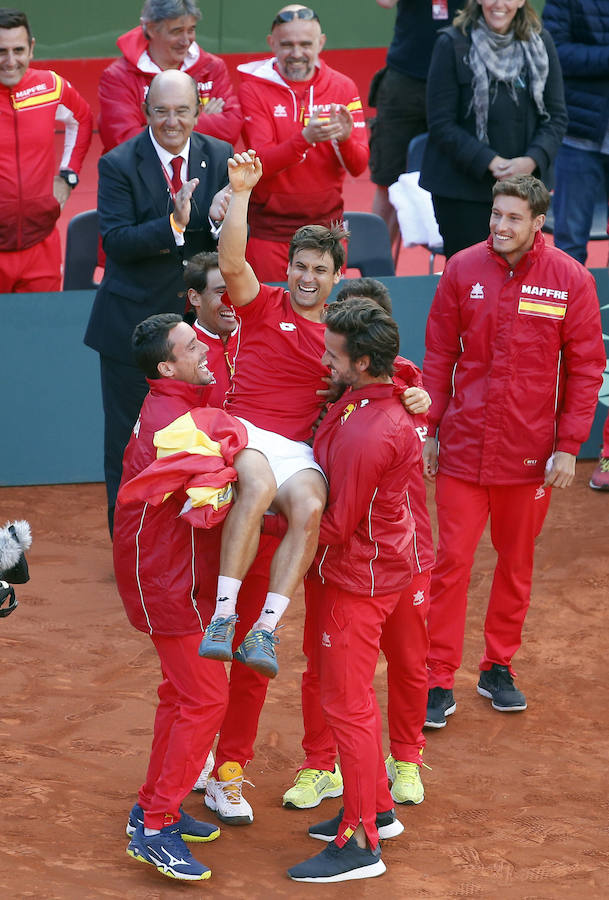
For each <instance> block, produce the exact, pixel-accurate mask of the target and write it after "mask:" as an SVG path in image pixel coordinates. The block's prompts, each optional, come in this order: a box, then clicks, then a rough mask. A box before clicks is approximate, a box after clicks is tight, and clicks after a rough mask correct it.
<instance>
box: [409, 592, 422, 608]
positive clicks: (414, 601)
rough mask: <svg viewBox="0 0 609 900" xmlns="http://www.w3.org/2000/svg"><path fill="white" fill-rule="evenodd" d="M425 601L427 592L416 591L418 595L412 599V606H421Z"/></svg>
mask: <svg viewBox="0 0 609 900" xmlns="http://www.w3.org/2000/svg"><path fill="white" fill-rule="evenodd" d="M424 600H425V591H416V593H415V594H414V595H413V597H412V605H413V606H420V605H421V603H423V601H424Z"/></svg>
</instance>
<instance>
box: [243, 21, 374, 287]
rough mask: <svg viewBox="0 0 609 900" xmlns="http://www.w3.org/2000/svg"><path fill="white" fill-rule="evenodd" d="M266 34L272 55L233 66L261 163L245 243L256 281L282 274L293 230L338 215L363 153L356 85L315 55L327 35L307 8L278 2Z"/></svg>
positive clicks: (248, 138) (246, 128) (249, 139)
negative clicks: (347, 180)
mask: <svg viewBox="0 0 609 900" xmlns="http://www.w3.org/2000/svg"><path fill="white" fill-rule="evenodd" d="M267 40H268V44H269V47H270V48H271V50H272V52H273V57H272V58H271V59H265V60H258V61H256V62H252V63H245V64H244V65H241V66H239V73H240V74H241V79H242V83H241V87H240V89H239V100H240V102H241V108H242V110H243V116H244V124H243V137H244V140H245V142H246V146H247V147H255V148H256V151H257V153H258V155H259V157H260V159H261V160H262V166H263V169H264V175H263V178H262V181H261V182H260V184H259V185H257V187H256V189H255V191H254V193H253V196H252V201H251V205H250V211H249V225H250V238H249V241H248V245H247V259H248V262H249V263H250V264H251V266H252V268H253V270H254V272H256V274H257V276H258V278H259V279H260V281H261V282H269V281H284V280H285V275H286V268H287V264H288V248H289V244H290V240H291V238H292V235H293V234H294V232H295V231H296V229H297V228H300V227H301V226H302V225H326V226H329V225H330V224H331V223H332V222H336V221H339V220H340V219H342V215H343V182H344V180H345V175H346V173H347V172H349V174H350V175H354V176H355V175H360V174H361V173H362V172H363V171H364V169H365V168H366V165H367V163H368V155H369V151H368V139H367V135H366V124H365V122H364V114H363V110H362V101H361V100H360V98H359V96H358V93H357V88H356V86H355V84H354V82H353V81H352V80H351V79H350V78H348V77H347V76H346V75H343V74H342V73H341V72H337V71H336V69H331V68H330V66H327V65H326V64H325V63H324V62H323V60H321V59H320V58H319V54H320V53H321V51H322V49H323V47H324V45H325V42H326V36H325V34H322V31H321V25H320V23H319V18H318V16H317V15H316V14H315V13H314V12H313V10H312V9H309V7H307V6H301V5H300V4H290V5H289V6H285V7H283V9H281V10H280V11H279V12H278V13H277V15H276V16H275V18H274V19H273V22H272V25H271V33H270V35H269V36H268V38H267Z"/></svg>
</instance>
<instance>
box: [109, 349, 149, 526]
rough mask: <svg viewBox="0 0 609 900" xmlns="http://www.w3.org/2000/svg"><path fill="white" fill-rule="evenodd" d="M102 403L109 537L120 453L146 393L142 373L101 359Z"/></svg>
mask: <svg viewBox="0 0 609 900" xmlns="http://www.w3.org/2000/svg"><path fill="white" fill-rule="evenodd" d="M99 361H100V371H101V389H102V400H103V404H104V476H105V479H106V493H107V496H108V528H109V529H110V536H112V530H113V523H114V507H115V505H116V495H117V494H118V486H119V484H120V480H121V475H122V471H123V453H124V452H125V447H126V446H127V444H128V442H129V438H130V437H131V432H132V431H133V426H134V425H135V423H136V421H137V417H138V416H139V413H140V408H141V406H142V403H143V402H144V398H145V397H146V394H147V393H148V384H147V382H146V378H145V376H144V373H143V372H141V371H140V370H139V369H137V368H136V367H135V366H128V365H125V364H124V363H120V362H118V361H117V360H115V359H111V358H110V357H108V356H101V355H100V358H99Z"/></svg>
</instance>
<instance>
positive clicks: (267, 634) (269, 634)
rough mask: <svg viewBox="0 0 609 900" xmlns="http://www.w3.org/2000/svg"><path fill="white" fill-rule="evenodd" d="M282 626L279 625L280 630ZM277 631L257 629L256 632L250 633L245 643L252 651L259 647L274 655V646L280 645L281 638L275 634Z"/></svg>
mask: <svg viewBox="0 0 609 900" xmlns="http://www.w3.org/2000/svg"><path fill="white" fill-rule="evenodd" d="M281 627H282V626H281V625H279V626H278V628H281ZM275 630H276V629H274V630H273V631H267V630H266V628H257V629H256V630H255V631H249V632H248V633H247V634H246V636H245V639H244V641H243V643H244V644H245V646H246V647H247V649H248V650H250V649H252V647H256V646H259V647H261V648H262V649H263V650H264V651H265V652H267V653H270V654H271V655H274V651H273V644H278V643H279V638H278V637H277V635H276V634H275Z"/></svg>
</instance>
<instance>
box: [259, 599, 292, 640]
mask: <svg viewBox="0 0 609 900" xmlns="http://www.w3.org/2000/svg"><path fill="white" fill-rule="evenodd" d="M289 604H290V598H289V597H284V596H283V594H274V593H273V592H272V591H269V592H268V594H267V595H266V600H265V601H264V609H263V610H262V612H261V613H260V616H259V617H258V621H257V622H256V624H255V626H254V627H255V628H256V629H257V630H259V629H261V628H262V629H264V630H265V631H273V630H274V629H275V628H277V626H278V624H279V620H280V618H281V617H282V615H283V614H284V612H285V611H286V609H287V608H288V606H289Z"/></svg>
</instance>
